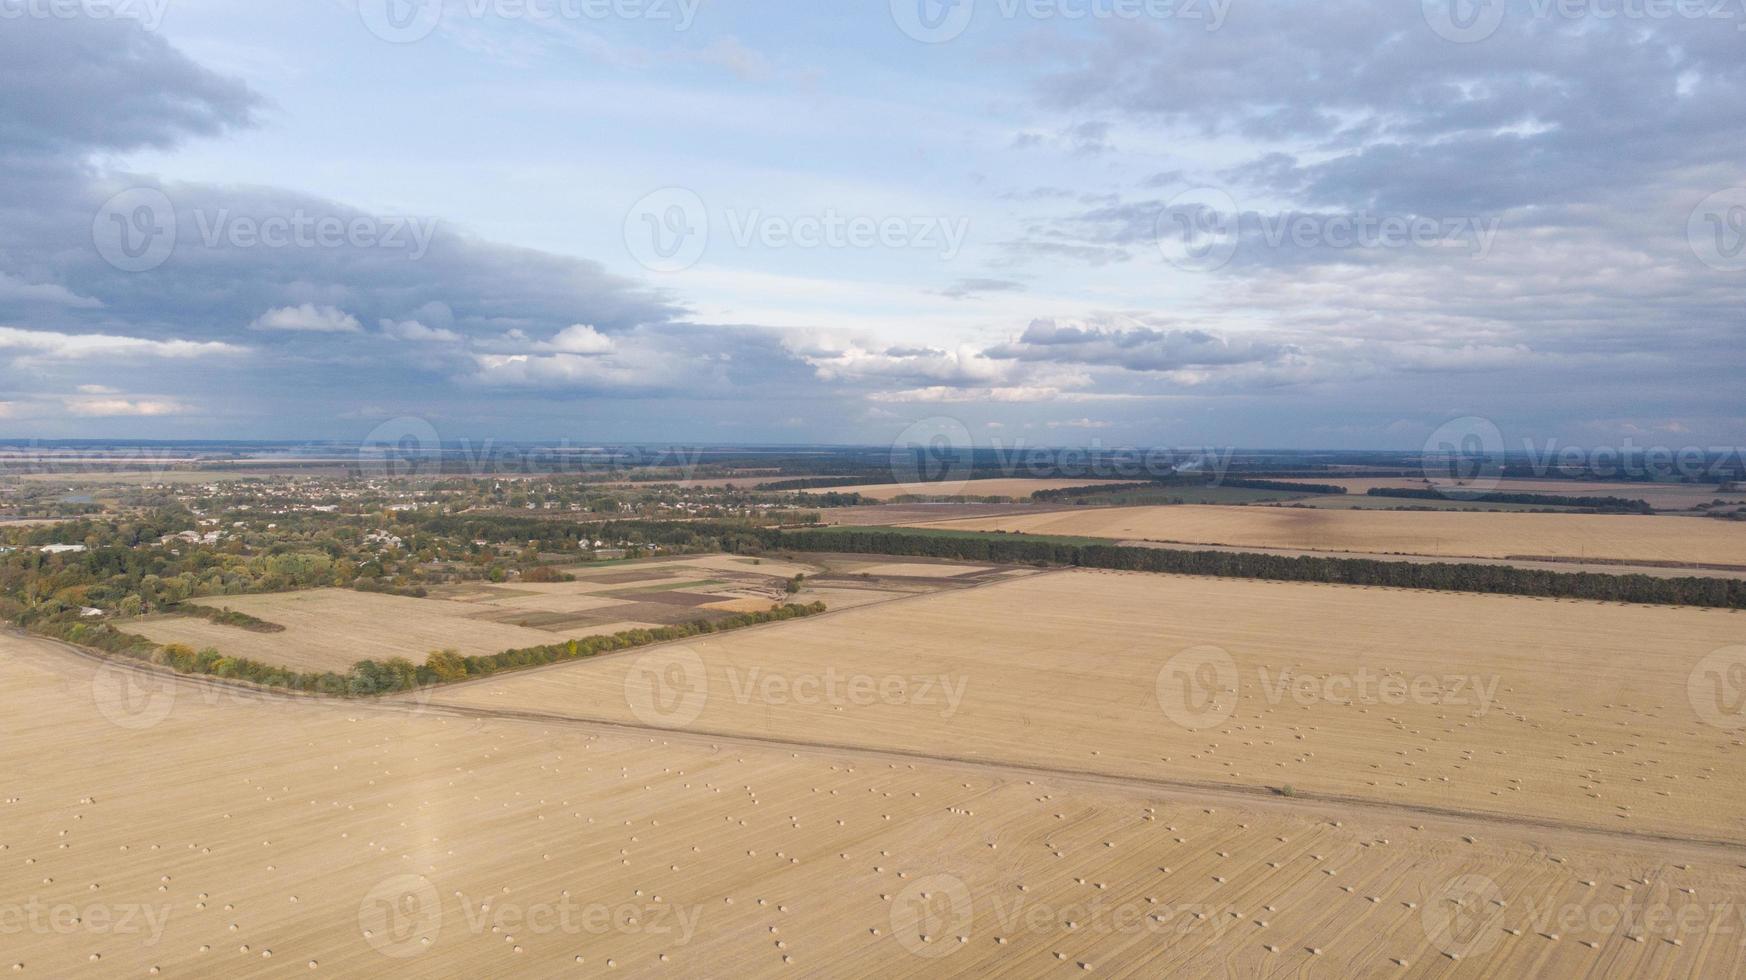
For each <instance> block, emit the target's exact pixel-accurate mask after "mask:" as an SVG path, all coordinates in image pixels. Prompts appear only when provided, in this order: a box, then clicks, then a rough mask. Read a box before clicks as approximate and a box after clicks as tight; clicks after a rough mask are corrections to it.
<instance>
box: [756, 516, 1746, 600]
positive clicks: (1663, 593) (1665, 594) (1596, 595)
mask: <svg viewBox="0 0 1746 980" xmlns="http://www.w3.org/2000/svg"><path fill="white" fill-rule="evenodd" d="M760 536H761V537H762V545H763V547H765V548H766V549H771V550H777V549H784V550H791V551H818V552H846V553H854V554H878V555H898V556H916V557H927V558H952V559H960V560H964V561H973V562H998V563H1003V564H1036V565H1070V566H1080V567H1084V568H1111V569H1120V570H1124V571H1138V572H1168V573H1174V574H1179V575H1210V576H1216V577H1221V578H1258V579H1271V580H1275V581H1285V582H1332V583H1337V584H1343V585H1379V586H1388V587H1393V588H1403V589H1441V590H1446V591H1455V592H1489V593H1497V594H1503V595H1528V596H1544V597H1548V598H1568V599H1596V600H1604V601H1609V602H1637V603H1652V604H1667V605H1686V606H1709V607H1716V608H1725V609H1746V580H1740V579H1727V578H1714V577H1695V576H1694V577H1689V578H1657V577H1653V576H1648V575H1607V574H1601V573H1594V572H1549V571H1540V570H1537V569H1526V568H1513V567H1510V566H1508V565H1480V564H1471V563H1462V562H1439V563H1429V564H1419V563H1414V562H1402V561H1385V560H1380V559H1368V558H1324V557H1320V556H1301V557H1294V556H1288V555H1269V554H1256V553H1246V552H1226V551H1185V550H1177V549H1169V548H1142V547H1124V546H1121V545H1115V544H1109V545H1094V544H1072V543H1063V542H1054V541H1047V540H1032V539H1028V538H1027V537H1025V536H1024V535H1000V534H995V535H988V536H984V537H970V536H961V535H940V534H918V533H906V532H903V531H892V530H883V529H860V528H854V529H850V528H843V529H831V530H798V531H787V532H782V531H764V532H761V533H760Z"/></svg>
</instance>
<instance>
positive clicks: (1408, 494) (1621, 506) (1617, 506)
mask: <svg viewBox="0 0 1746 980" xmlns="http://www.w3.org/2000/svg"><path fill="white" fill-rule="evenodd" d="M1367 495H1368V496H1371V497H1393V498H1398V499H1403V500H1450V499H1458V500H1464V501H1469V502H1472V503H1481V504H1535V505H1538V506H1541V507H1577V508H1580V509H1583V510H1598V511H1604V512H1607V513H1615V514H1653V513H1655V508H1653V507H1651V506H1649V504H1648V502H1646V501H1642V500H1632V499H1631V498H1629V497H1571V496H1564V495H1560V494H1551V493H1498V492H1489V493H1467V492H1462V491H1445V490H1431V489H1419V488H1417V487H1371V488H1370V490H1369V491H1367Z"/></svg>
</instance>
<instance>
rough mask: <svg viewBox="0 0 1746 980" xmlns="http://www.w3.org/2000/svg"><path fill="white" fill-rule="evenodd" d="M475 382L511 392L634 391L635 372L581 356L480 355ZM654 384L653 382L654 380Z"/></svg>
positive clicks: (639, 380)
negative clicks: (554, 389) (555, 389)
mask: <svg viewBox="0 0 1746 980" xmlns="http://www.w3.org/2000/svg"><path fill="white" fill-rule="evenodd" d="M473 359H474V361H475V362H476V363H477V364H478V366H479V370H478V373H477V374H475V375H474V376H473V378H472V380H473V381H475V382H477V383H480V384H486V385H493V386H504V387H511V388H546V387H566V388H569V387H573V388H633V387H639V386H641V385H642V384H643V383H644V379H642V378H640V377H639V375H638V373H637V372H636V371H633V370H630V369H628V368H625V367H621V366H619V365H616V364H613V363H611V362H609V361H606V360H603V359H601V358H598V357H585V356H583V355H580V354H478V355H475V356H474V358H473ZM651 380H652V379H651Z"/></svg>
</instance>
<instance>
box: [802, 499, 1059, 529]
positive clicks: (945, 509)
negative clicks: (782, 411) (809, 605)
mask: <svg viewBox="0 0 1746 980" xmlns="http://www.w3.org/2000/svg"><path fill="white" fill-rule="evenodd" d="M1064 509H1066V508H1063V507H1046V506H1043V505H1041V504H972V503H925V504H863V505H861V506H858V507H828V508H825V509H824V510H823V511H822V512H821V513H820V515H819V518H820V520H822V521H824V523H826V524H843V525H849V526H853V527H884V526H890V525H893V524H920V523H926V522H930V521H949V520H960V519H963V518H966V517H1004V516H1006V515H1009V514H1038V513H1046V512H1050V511H1056V510H1064Z"/></svg>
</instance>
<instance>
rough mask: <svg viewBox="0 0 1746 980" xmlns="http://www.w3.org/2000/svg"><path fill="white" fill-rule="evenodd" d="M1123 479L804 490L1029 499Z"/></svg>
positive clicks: (872, 496) (880, 496)
mask: <svg viewBox="0 0 1746 980" xmlns="http://www.w3.org/2000/svg"><path fill="white" fill-rule="evenodd" d="M1124 482H1132V481H1124V480H1096V479H1084V480H1069V479H1032V478H1028V477H1011V478H1001V479H992V480H966V481H964V482H962V483H958V482H955V481H954V482H949V483H940V484H932V483H872V484H867V485H864V486H857V487H821V488H819V489H817V490H807V491H803V492H805V493H858V494H860V495H861V496H863V497H866V498H867V499H868V500H896V499H897V498H899V497H1012V498H1013V499H1015V500H1025V499H1028V498H1029V497H1030V496H1031V494H1033V493H1036V492H1038V491H1039V490H1066V489H1069V488H1071V487H1094V486H1098V485H1099V484H1111V483H1124Z"/></svg>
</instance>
